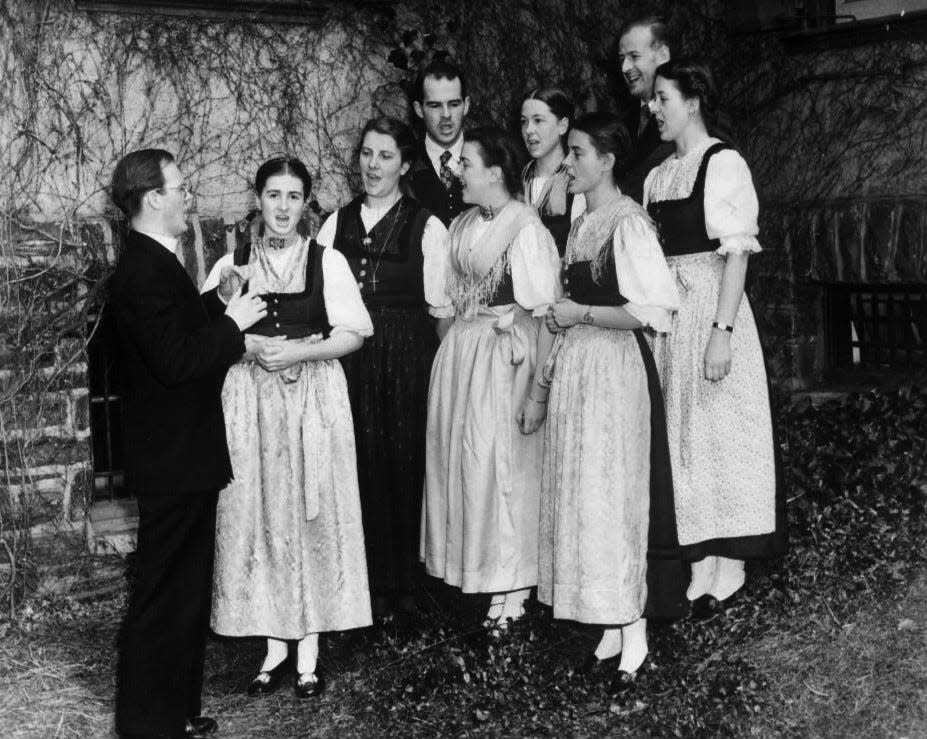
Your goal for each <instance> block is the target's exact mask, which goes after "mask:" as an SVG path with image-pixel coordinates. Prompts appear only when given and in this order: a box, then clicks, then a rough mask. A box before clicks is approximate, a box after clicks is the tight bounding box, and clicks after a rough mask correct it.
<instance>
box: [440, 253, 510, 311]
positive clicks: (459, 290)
mask: <svg viewBox="0 0 927 739" xmlns="http://www.w3.org/2000/svg"><path fill="white" fill-rule="evenodd" d="M511 251H512V245H511V244H509V245H508V246H507V247H506V249H505V251H504V252H502V256H500V257H499V258H498V259H497V260H496V262H495V264H493V266H492V269H490V270H489V272H487V273H486V276H485V277H483V278H482V279H481V280H474V279H473V277H472V275H469V274H461V273H459V272H457V271H456V270H454V269H450V270H449V274H448V280H447V293H448V297H449V298H450V299H451V302H452V303H453V304H454V309H455V310H456V311H457V313H459V314H467V313H472V312H473V311H474V310H476V308H478V307H479V306H481V305H489V301H490V300H492V298H493V296H494V295H495V294H496V291H497V290H498V289H499V285H501V284H502V280H503V279H504V278H505V275H506V274H507V273H509V272H510V271H511V264H510V260H509V255H510V253H511Z"/></svg>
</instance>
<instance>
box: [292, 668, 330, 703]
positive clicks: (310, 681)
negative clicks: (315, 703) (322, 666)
mask: <svg viewBox="0 0 927 739" xmlns="http://www.w3.org/2000/svg"><path fill="white" fill-rule="evenodd" d="M324 692H325V677H324V675H322V673H321V672H319V671H318V670H316V671H315V672H306V673H303V674H302V675H297V677H296V697H297V698H318V697H319V696H320V695H322V693H324Z"/></svg>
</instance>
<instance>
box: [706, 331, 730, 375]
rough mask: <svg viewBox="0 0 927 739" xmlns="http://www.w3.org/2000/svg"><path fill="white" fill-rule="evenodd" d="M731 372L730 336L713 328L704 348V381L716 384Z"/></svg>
mask: <svg viewBox="0 0 927 739" xmlns="http://www.w3.org/2000/svg"><path fill="white" fill-rule="evenodd" d="M730 371H731V334H730V333H729V332H727V331H723V330H721V329H717V328H713V329H712V330H711V336H709V337H708V346H707V347H705V379H706V380H711V381H712V382H717V381H718V380H723V379H724V378H725V377H727V375H728V373H729V372H730Z"/></svg>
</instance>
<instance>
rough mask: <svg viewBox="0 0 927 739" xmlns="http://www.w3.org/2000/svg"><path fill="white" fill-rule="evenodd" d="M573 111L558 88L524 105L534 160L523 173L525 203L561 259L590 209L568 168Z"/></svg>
mask: <svg viewBox="0 0 927 739" xmlns="http://www.w3.org/2000/svg"><path fill="white" fill-rule="evenodd" d="M573 110H574V109H573V100H572V99H571V98H570V96H569V95H567V93H566V92H564V91H563V90H561V89H560V88H558V87H541V88H538V89H536V90H533V91H531V92H530V93H528V95H527V97H526V98H525V99H524V101H523V102H522V104H521V136H522V140H523V141H524V142H525V148H527V150H528V154H529V155H530V156H531V161H530V162H528V164H527V165H525V168H524V170H523V171H522V173H521V176H522V181H523V188H524V197H525V202H526V203H527V204H528V205H530V206H532V207H533V208H536V209H537V211H538V215H540V217H541V222H542V223H543V224H544V226H545V227H546V228H547V230H548V231H550V233H551V236H553V237H554V242H555V243H556V244H557V251H558V252H559V254H560V256H561V257H562V256H563V252H564V250H565V249H566V242H567V236H568V235H569V233H570V224H571V223H572V222H573V221H574V220H576V217H577V216H578V215H580V214H581V213H582V212H583V211H584V210H585V209H586V199H585V196H584V195H583V194H582V193H573V192H570V190H569V187H568V185H569V177H567V172H566V166H565V165H564V159H565V158H566V155H567V145H566V143H567V139H566V137H567V133H568V132H569V130H570V125H571V124H572V121H573Z"/></svg>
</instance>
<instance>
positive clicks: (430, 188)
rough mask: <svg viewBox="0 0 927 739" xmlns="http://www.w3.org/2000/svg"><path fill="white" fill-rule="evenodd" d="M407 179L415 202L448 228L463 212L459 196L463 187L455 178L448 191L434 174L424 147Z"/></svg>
mask: <svg viewBox="0 0 927 739" xmlns="http://www.w3.org/2000/svg"><path fill="white" fill-rule="evenodd" d="M407 179H408V183H409V187H410V189H411V190H412V195H414V196H415V198H416V200H418V201H419V202H420V203H421V204H422V206H423V207H424V208H425V210H428V211H430V212H431V214H432V215H435V216H437V217H438V218H439V219H440V220H441V222H442V223H443V224H444V225H445V226H449V225H450V224H451V221H453V220H454V218H455V217H456V216H458V215H460V213H461V211H463V209H464V202H463V196H462V194H461V192H462V190H463V185H461V183H460V180H459V179H457V178H456V177H455V178H454V184H453V186H452V187H451V189H450V190H448V189H447V188H446V187H445V186H444V183H443V182H441V177H440V175H439V174H438V173H437V172H435V168H434V167H433V166H432V164H431V160H430V159H429V158H428V154H426V153H425V148H424V147H422V148H421V149H420V151H419V155H418V158H417V159H416V160H415V163H414V164H413V165H412V167H411V169H410V170H409V175H408V178H407Z"/></svg>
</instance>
